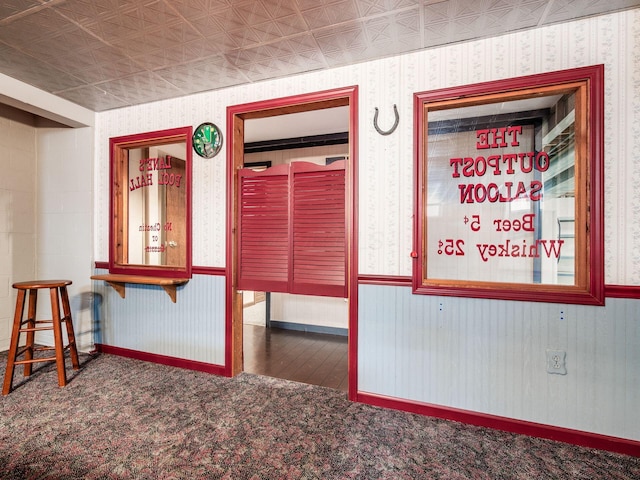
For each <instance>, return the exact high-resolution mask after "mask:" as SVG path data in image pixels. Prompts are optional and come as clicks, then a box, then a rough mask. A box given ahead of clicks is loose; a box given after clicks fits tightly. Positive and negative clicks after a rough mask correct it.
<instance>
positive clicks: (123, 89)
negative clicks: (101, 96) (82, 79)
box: [95, 72, 184, 105]
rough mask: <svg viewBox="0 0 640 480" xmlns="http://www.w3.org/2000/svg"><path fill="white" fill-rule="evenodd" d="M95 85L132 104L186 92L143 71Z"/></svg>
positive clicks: (177, 95) (162, 98) (171, 96)
mask: <svg viewBox="0 0 640 480" xmlns="http://www.w3.org/2000/svg"><path fill="white" fill-rule="evenodd" d="M95 86H96V87H97V88H99V89H100V90H103V91H105V92H106V93H108V94H111V95H113V96H115V97H118V98H121V99H123V100H124V101H125V102H126V103H127V104H130V105H136V104H139V103H147V102H152V101H155V100H164V99H167V98H173V97H179V96H181V95H183V94H184V92H183V91H182V90H180V89H179V88H176V87H175V86H173V85H171V84H170V83H168V82H167V81H165V80H164V79H162V78H160V77H159V76H157V75H156V74H154V73H151V72H142V73H139V74H135V75H130V76H128V77H124V78H119V79H116V80H111V81H108V82H102V83H98V84H96V85H95Z"/></svg>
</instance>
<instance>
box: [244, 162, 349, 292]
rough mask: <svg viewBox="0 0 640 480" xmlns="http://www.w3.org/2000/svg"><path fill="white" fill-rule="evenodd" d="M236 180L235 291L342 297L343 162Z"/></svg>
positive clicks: (282, 167) (302, 164) (248, 175)
mask: <svg viewBox="0 0 640 480" xmlns="http://www.w3.org/2000/svg"><path fill="white" fill-rule="evenodd" d="M239 178H240V195H241V198H240V222H239V228H240V231H239V263H238V265H239V268H238V288H239V289H240V290H255V291H268V292H287V293H296V294H305V295H322V296H332V297H346V296H347V288H346V284H347V282H346V261H347V260H346V243H347V237H346V215H345V198H346V197H345V162H344V161H340V162H335V163H333V164H331V165H329V166H320V165H316V164H311V163H307V162H295V163H292V164H291V166H290V168H289V165H280V166H277V167H273V168H269V169H267V170H265V171H263V172H254V171H252V170H249V169H241V170H240V172H239Z"/></svg>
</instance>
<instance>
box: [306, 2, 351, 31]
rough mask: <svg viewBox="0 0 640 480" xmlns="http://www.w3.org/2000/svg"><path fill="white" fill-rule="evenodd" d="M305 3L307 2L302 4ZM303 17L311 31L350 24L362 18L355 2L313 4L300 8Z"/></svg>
mask: <svg viewBox="0 0 640 480" xmlns="http://www.w3.org/2000/svg"><path fill="white" fill-rule="evenodd" d="M302 3H305V4H306V2H302ZM300 10H301V12H302V16H303V17H304V19H305V21H306V22H307V24H308V25H309V27H310V28H311V29H314V28H321V27H326V26H329V25H334V24H337V23H343V22H349V21H353V20H357V19H358V18H360V14H359V13H358V9H357V8H356V4H355V1H354V0H337V1H333V2H331V3H329V2H316V3H314V2H311V3H310V5H309V6H308V7H303V6H302V5H301V6H300Z"/></svg>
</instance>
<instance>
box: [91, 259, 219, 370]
mask: <svg viewBox="0 0 640 480" xmlns="http://www.w3.org/2000/svg"><path fill="white" fill-rule="evenodd" d="M105 273H108V272H107V271H106V270H100V269H97V270H95V274H96V275H97V274H105ZM224 286H225V277H224V276H215V275H194V276H193V278H192V279H191V280H190V281H189V283H187V284H186V285H184V286H181V287H178V292H177V301H176V303H173V302H172V301H171V299H170V298H169V295H167V294H166V293H165V291H164V290H163V289H162V288H161V287H158V286H151V285H132V284H126V290H125V298H120V296H119V295H118V293H117V292H116V291H115V290H114V289H113V288H111V287H110V286H109V285H107V284H106V283H105V282H103V281H96V280H94V281H93V288H94V292H95V297H94V302H95V303H94V323H95V325H94V332H95V333H94V335H95V343H99V344H104V345H109V346H113V347H120V348H126V349H131V350H136V351H140V352H147V353H154V354H159V355H166V356H170V357H176V358H180V359H185V360H194V361H199V362H205V363H211V364H217V365H224V335H225V304H224Z"/></svg>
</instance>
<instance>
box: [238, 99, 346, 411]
mask: <svg viewBox="0 0 640 480" xmlns="http://www.w3.org/2000/svg"><path fill="white" fill-rule="evenodd" d="M356 100H357V87H349V88H346V89H338V90H331V91H325V92H318V93H313V94H306V95H299V96H294V97H287V98H282V99H275V100H267V101H263V102H256V103H252V104H245V105H238V106H232V107H229V108H228V109H227V129H228V135H227V138H228V139H229V141H228V143H227V150H228V157H227V158H228V164H227V167H228V170H227V171H228V180H227V188H228V192H229V193H228V202H229V206H230V208H229V209H228V210H227V212H228V213H227V215H228V228H227V232H228V234H227V265H228V267H227V278H226V280H227V329H226V331H227V334H226V358H225V363H226V365H225V367H226V371H227V373H228V374H229V375H230V376H231V375H235V374H237V373H240V372H242V371H245V370H247V368H248V369H250V370H247V371H251V370H252V371H253V372H254V373H261V372H259V371H257V370H255V362H256V361H259V360H256V359H255V358H250V354H251V355H252V354H253V352H245V351H244V348H245V344H246V345H248V346H249V345H250V344H251V341H252V340H254V339H256V341H262V342H263V343H264V342H266V344H267V345H270V346H271V347H272V348H274V347H275V348H277V346H278V345H279V344H280V343H282V342H284V341H285V340H287V341H289V340H290V341H291V342H293V343H297V344H298V347H297V348H298V350H301V351H302V352H303V354H304V353H309V350H308V347H305V346H304V345H305V342H307V340H306V339H305V338H304V337H307V336H314V335H316V336H319V337H323V336H325V337H326V340H332V339H336V340H338V341H337V342H336V343H335V344H334V345H331V342H324V343H322V342H319V341H316V342H315V343H316V344H318V345H323V346H322V349H323V350H324V351H325V354H326V353H327V351H330V350H332V349H335V350H336V351H339V348H341V347H340V344H341V343H342V344H343V345H345V346H346V353H345V355H343V357H344V358H342V360H338V357H339V356H340V355H334V356H333V357H332V362H333V363H335V364H336V365H339V364H340V362H343V364H344V365H345V367H346V376H347V384H348V385H347V386H346V387H347V388H345V385H344V382H342V384H341V383H340V382H338V383H334V384H333V386H332V388H341V389H343V390H347V391H348V392H349V397H350V398H352V399H354V398H355V392H356V390H357V388H356V378H357V377H356V368H357V365H356V361H355V360H356V338H357V321H356V318H357V299H356V288H355V286H356V285H357V279H355V278H354V276H355V275H354V272H356V268H355V265H356V234H355V208H354V205H355V201H354V199H355V196H356V181H355V179H356V172H357V168H356V167H357V162H356V160H357V156H356V152H357V148H356V139H357V130H356V125H357V104H356ZM337 111H340V112H342V114H343V115H344V118H345V119H346V124H347V132H346V136H347V137H346V142H347V143H346V144H345V145H343V146H342V148H343V152H344V151H346V152H347V153H346V154H342V155H338V154H336V155H334V154H333V153H331V154H328V153H323V154H322V155H323V156H324V157H323V159H322V162H318V163H322V164H324V165H327V164H329V163H331V162H333V161H335V160H336V159H338V158H339V157H340V160H342V161H343V162H344V163H345V164H347V166H346V167H345V169H344V171H345V173H344V175H345V178H344V185H345V210H344V214H345V225H346V228H345V237H346V239H345V242H346V243H345V253H346V261H345V265H346V267H345V280H344V281H345V287H344V292H345V293H344V295H343V296H344V298H329V296H326V297H322V296H320V297H317V296H315V294H314V296H310V295H298V294H296V295H291V294H288V293H283V292H282V291H280V292H277V291H276V292H274V293H273V294H271V293H269V292H264V297H262V298H261V296H260V295H261V292H259V291H256V292H254V291H251V292H249V291H242V290H239V288H238V285H239V282H238V280H239V270H240V266H239V258H240V248H241V247H240V246H239V242H240V238H241V233H240V231H239V230H240V229H239V227H240V225H239V215H240V214H239V212H240V208H239V207H240V206H239V201H240V200H239V199H240V193H239V192H240V188H239V180H238V178H239V174H238V172H239V171H240V170H241V169H242V168H244V167H245V166H247V165H246V164H254V165H256V166H257V168H266V167H265V166H264V165H262V163H264V162H267V161H269V162H278V161H281V159H279V158H278V155H276V154H270V155H267V156H269V157H271V158H269V159H265V158H260V157H259V156H254V157H253V158H251V157H250V155H249V154H248V153H246V152H245V144H246V143H250V144H251V145H252V148H256V147H257V148H260V145H259V142H262V141H264V140H259V141H251V140H252V138H251V133H250V132H251V130H252V128H253V123H254V121H258V122H256V124H259V128H258V129H259V130H260V131H264V130H268V129H270V128H272V126H274V125H278V127H275V128H281V127H282V125H284V123H285V121H287V120H288V121H290V120H291V119H292V118H295V117H296V116H297V115H305V116H307V118H306V119H305V121H304V122H302V121H300V120H299V118H301V117H298V120H297V121H295V122H293V124H289V125H290V126H289V127H287V129H288V130H287V131H288V132H294V131H295V129H296V128H298V127H300V126H304V123H307V125H309V126H311V127H318V126H319V124H320V123H321V122H319V121H315V120H313V114H314V113H316V114H318V115H320V114H324V115H327V114H331V113H335V112H337ZM247 133H248V136H247V138H248V139H249V141H247V138H245V134H247ZM335 133H336V132H327V131H325V132H317V131H316V132H312V133H310V134H305V135H296V136H295V137H293V136H292V135H291V133H289V134H288V135H285V136H286V139H288V140H290V139H291V138H298V139H300V138H302V137H306V139H307V140H309V138H311V137H313V139H312V140H313V141H331V140H330V139H329V137H332V136H333V137H335V135H334V134H335ZM294 135H295V133H294ZM338 136H339V135H338ZM323 137H324V138H323ZM280 140H282V137H281V138H280ZM335 141H336V142H338V141H339V140H335ZM342 143H344V142H342ZM284 148H285V149H287V148H288V149H292V148H296V147H295V146H289V147H286V146H285V147H284ZM247 151H249V150H247ZM345 157H346V158H345ZM296 293H299V292H296ZM272 295H273V296H272ZM335 301H337V302H340V303H341V305H340V307H341V308H342V310H343V311H344V312H345V322H344V324H343V325H341V326H339V327H338V326H334V325H319V324H318V323H322V322H318V321H317V320H314V319H313V318H310V317H313V316H314V315H315V314H317V313H318V312H322V311H324V312H326V313H327V315H325V319H327V318H329V319H330V316H331V313H330V309H328V308H327V307H326V305H330V304H331V302H335ZM325 302H328V303H325ZM283 303H284V304H286V306H285V307H283V306H282V305H283ZM267 304H269V308H268V309H267V308H266V307H267ZM295 304H299V305H302V304H306V306H305V307H303V309H304V310H306V313H305V314H304V315H302V316H303V317H308V318H303V319H300V318H298V319H295V318H292V317H291V316H289V317H286V316H283V313H282V312H283V311H286V313H287V314H290V313H291V311H292V309H293V310H295V307H292V305H295ZM320 304H322V305H320ZM256 307H257V308H256ZM256 310H257V311H258V312H260V313H258V314H259V315H263V316H264V317H265V318H264V321H265V324H266V322H267V321H269V322H270V323H271V325H270V326H271V329H270V330H269V331H267V330H265V328H264V327H261V326H259V325H254V324H255V323H256V322H258V323H259V322H261V321H262V319H260V320H256V318H255V315H256V313H257V312H256ZM261 312H264V313H261ZM274 313H275V315H274ZM245 315H246V316H247V322H244V321H243V317H244V316H245ZM274 317H279V318H274ZM294 317H295V315H294ZM274 323H275V324H276V325H274ZM274 327H275V328H274ZM279 327H285V328H279ZM256 329H261V330H259V332H258V334H255V332H256V331H257V330H256ZM276 332H277V333H276ZM281 334H282V335H281ZM267 335H268V337H269V338H264V337H265V336H267ZM276 335H278V337H277V338H276ZM284 335H287V336H288V337H289V338H288V339H285V338H284ZM260 336H262V337H263V338H262V339H258V337H260ZM296 337H297V338H296ZM340 337H342V338H340ZM296 340H297V341H296ZM291 342H290V343H291ZM311 343H313V340H311ZM307 345H308V343H307ZM247 348H249V347H247ZM273 353H274V352H266V351H265V352H263V355H269V354H273ZM276 353H278V352H276ZM280 353H282V352H280ZM284 353H285V354H287V355H285V359H284V360H283V362H284V363H292V364H297V363H299V361H300V359H298V360H296V359H295V358H293V356H294V355H295V352H292V351H285V352H284ZM319 355H320V354H319ZM303 356H305V357H309V356H310V355H303ZM245 362H246V367H247V368H245ZM249 362H253V363H252V364H250V363H249ZM274 371H275V370H274ZM272 376H276V375H272ZM300 381H304V380H300ZM307 383H315V382H313V381H307Z"/></svg>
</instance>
